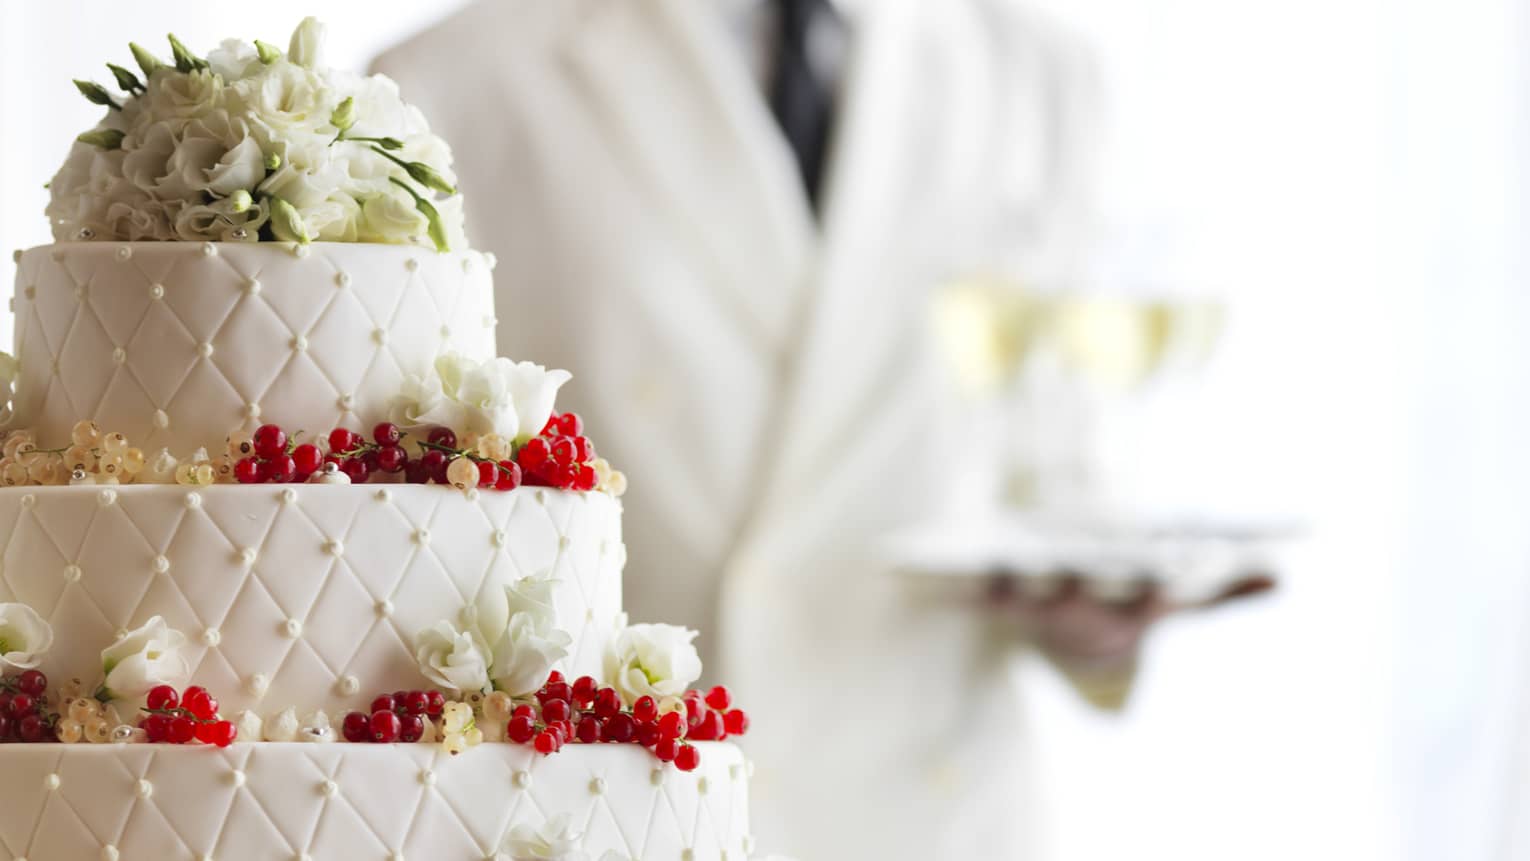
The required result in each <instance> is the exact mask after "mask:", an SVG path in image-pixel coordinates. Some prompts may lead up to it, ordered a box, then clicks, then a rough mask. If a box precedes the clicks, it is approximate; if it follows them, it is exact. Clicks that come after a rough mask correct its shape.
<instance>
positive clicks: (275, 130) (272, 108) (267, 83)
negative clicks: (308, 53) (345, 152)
mask: <svg viewBox="0 0 1530 861" xmlns="http://www.w3.org/2000/svg"><path fill="white" fill-rule="evenodd" d="M228 101H229V107H230V110H233V111H235V112H236V113H239V114H242V115H243V116H245V117H246V118H247V119H249V121H250V122H251V123H252V124H253V125H254V127H255V128H256V129H257V133H258V134H260V135H263V136H264V141H263V142H264V143H267V144H274V143H276V142H279V141H284V140H287V139H289V137H290V136H291V135H293V134H297V133H304V132H308V133H312V132H316V131H317V130H319V129H321V128H327V127H329V117H330V114H331V113H333V112H334V109H335V105H336V104H337V103H338V102H339V99H337V98H335V93H333V92H332V91H331V90H330V89H329V88H328V87H327V86H325V84H324V79H323V78H321V77H320V76H319V75H317V74H315V73H314V72H313V71H311V70H309V69H305V68H303V67H302V66H299V65H297V64H296V63H291V62H288V61H287V60H277V61H276V62H274V63H272V64H271V65H269V66H264V67H263V68H262V69H261V70H260V71H259V72H258V73H257V74H255V75H253V76H251V77H248V78H244V79H243V80H240V81H235V82H234V83H233V84H232V85H230V87H229V88H228ZM331 137H333V134H331Z"/></svg>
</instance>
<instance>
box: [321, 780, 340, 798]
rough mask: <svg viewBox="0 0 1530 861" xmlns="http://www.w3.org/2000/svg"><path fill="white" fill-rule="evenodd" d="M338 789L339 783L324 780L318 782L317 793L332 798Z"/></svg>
mask: <svg viewBox="0 0 1530 861" xmlns="http://www.w3.org/2000/svg"><path fill="white" fill-rule="evenodd" d="M339 791H340V785H339V784H337V783H335V782H334V781H333V780H326V781H324V782H323V783H321V784H319V794H321V795H323V796H324V797H325V798H334V797H335V793H337V792H339Z"/></svg>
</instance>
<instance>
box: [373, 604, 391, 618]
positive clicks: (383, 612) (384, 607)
mask: <svg viewBox="0 0 1530 861" xmlns="http://www.w3.org/2000/svg"><path fill="white" fill-rule="evenodd" d="M377 615H378V616H381V617H382V618H384V619H386V618H388V617H389V616H391V615H393V602H392V601H388V600H383V601H378V602H377Z"/></svg>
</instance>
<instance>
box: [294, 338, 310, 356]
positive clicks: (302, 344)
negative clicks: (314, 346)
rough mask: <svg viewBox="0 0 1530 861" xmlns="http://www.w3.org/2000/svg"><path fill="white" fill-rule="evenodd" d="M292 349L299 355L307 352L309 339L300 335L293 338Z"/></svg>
mask: <svg viewBox="0 0 1530 861" xmlns="http://www.w3.org/2000/svg"><path fill="white" fill-rule="evenodd" d="M292 349H293V351H294V352H298V353H301V352H303V351H304V350H307V349H308V339H307V338H305V337H303V336H302V335H298V336H297V337H295V338H293V339H292Z"/></svg>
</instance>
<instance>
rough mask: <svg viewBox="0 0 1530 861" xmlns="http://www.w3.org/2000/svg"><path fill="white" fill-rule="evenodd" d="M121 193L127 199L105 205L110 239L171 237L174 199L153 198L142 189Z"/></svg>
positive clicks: (175, 214) (175, 210)
mask: <svg viewBox="0 0 1530 861" xmlns="http://www.w3.org/2000/svg"><path fill="white" fill-rule="evenodd" d="M124 185H126V183H124ZM124 196H127V197H129V198H130V199H127V200H118V201H114V202H113V203H111V204H110V205H109V206H107V208H106V227H107V231H108V234H109V236H110V238H113V239H125V240H128V241H129V242H139V241H153V242H164V241H166V240H170V239H174V238H175V223H176V219H177V218H179V216H180V210H181V204H180V203H179V202H178V201H162V200H153V199H151V198H149V197H148V196H147V195H144V194H143V193H142V192H137V193H136V194H132V195H124ZM98 238H99V237H98Z"/></svg>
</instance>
